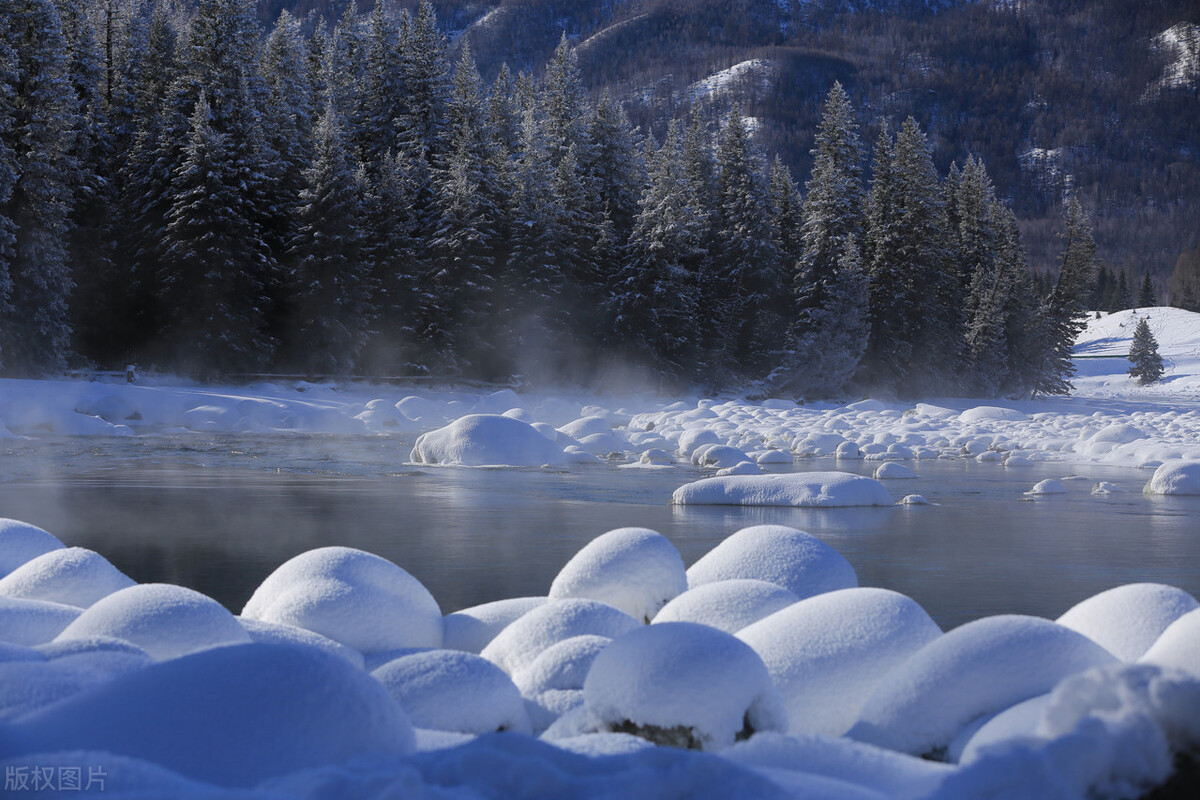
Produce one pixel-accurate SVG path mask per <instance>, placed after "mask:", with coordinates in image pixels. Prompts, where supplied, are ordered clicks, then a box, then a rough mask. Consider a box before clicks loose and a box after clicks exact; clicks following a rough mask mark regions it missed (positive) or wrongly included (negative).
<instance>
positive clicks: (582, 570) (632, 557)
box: [550, 528, 687, 622]
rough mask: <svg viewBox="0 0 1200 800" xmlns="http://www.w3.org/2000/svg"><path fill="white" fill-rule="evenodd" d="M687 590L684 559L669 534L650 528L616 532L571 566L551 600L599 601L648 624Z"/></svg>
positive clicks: (595, 541) (596, 541)
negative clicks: (670, 601)
mask: <svg viewBox="0 0 1200 800" xmlns="http://www.w3.org/2000/svg"><path fill="white" fill-rule="evenodd" d="M686 590H687V574H686V572H685V570H684V567H683V559H682V558H681V557H680V555H679V551H678V550H676V549H675V545H673V544H671V542H670V541H669V540H668V539H667V538H666V537H665V536H663V535H662V534H660V533H658V532H657V531H652V530H650V529H648V528H617V529H616V530H611V531H609V532H608V533H605V534H602V535H600V536H597V537H596V538H595V539H593V540H592V541H590V542H588V543H587V544H586V545H584V547H583V548H582V549H581V550H580V551H579V552H578V553H576V554H575V555H574V556H573V557H572V558H571V560H570V561H568V562H567V564H566V566H564V567H563V568H562V569H561V570H560V571H559V573H558V575H557V576H556V577H555V578H554V582H553V583H552V584H551V585H550V599H552V600H558V599H563V598H568V597H575V598H585V599H590V600H599V601H600V602H602V603H608V604H609V605H610V606H613V607H614V608H617V609H620V610H621V611H624V612H625V613H626V614H628V615H629V616H631V617H633V618H634V619H640V620H643V621H645V622H649V621H650V620H651V619H653V617H654V615H655V614H657V613H658V610H659V609H660V608H662V607H663V605H664V604H665V603H666V602H667V601H668V600H670V599H671V598H673V597H675V596H676V595H678V594H679V593H681V592H683V591H686Z"/></svg>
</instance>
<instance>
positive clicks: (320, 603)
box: [242, 547, 442, 654]
mask: <svg viewBox="0 0 1200 800" xmlns="http://www.w3.org/2000/svg"><path fill="white" fill-rule="evenodd" d="M242 616H243V617H245V618H247V619H259V620H263V621H265V622H279V623H282V624H284V625H295V626H296V627H298V628H305V629H307V630H310V631H313V632H314V633H319V634H321V635H322V636H325V637H327V638H329V639H333V640H334V641H335V642H341V643H342V644H344V645H346V646H347V647H353V648H354V649H355V650H358V651H359V652H361V653H364V654H367V653H378V652H383V651H386V650H399V649H402V648H408V647H441V646H442V612H441V610H440V609H439V608H438V604H437V601H436V600H434V599H433V595H431V594H430V593H429V590H428V589H426V588H425V587H424V586H423V585H421V582H420V581H418V580H417V579H416V578H414V577H413V576H412V575H410V574H408V573H407V572H405V571H404V570H403V569H401V568H400V567H398V566H396V565H395V564H393V563H392V562H390V561H388V560H387V559H385V558H380V557H379V556H376V555H372V554H371V553H367V552H364V551H362V550H356V549H354V548H352V547H320V548H317V549H315V550H309V551H308V552H306V553H301V554H300V555H298V556H296V557H295V558H292V559H291V560H289V561H287V562H285V563H284V564H282V565H281V566H280V567H279V568H278V569H276V570H275V571H274V572H272V573H271V574H270V575H268V576H267V579H266V580H264V581H263V582H262V584H261V585H260V586H259V587H258V589H257V590H255V592H254V594H253V595H252V596H251V597H250V600H249V601H247V603H246V607H245V608H244V609H242Z"/></svg>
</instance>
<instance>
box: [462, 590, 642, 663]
mask: <svg viewBox="0 0 1200 800" xmlns="http://www.w3.org/2000/svg"><path fill="white" fill-rule="evenodd" d="M640 624H641V623H639V622H638V621H637V620H635V619H634V618H633V617H631V616H629V615H628V614H626V613H625V612H624V611H619V610H617V609H615V608H613V607H612V606H610V605H608V604H607V603H601V602H599V601H596V600H580V599H575V598H569V599H565V600H555V601H553V602H550V603H546V604H545V605H544V606H539V607H538V608H535V609H533V610H532V611H530V612H529V613H527V614H525V615H524V616H522V617H521V618H520V619H518V620H517V621H516V622H514V623H512V624H511V625H509V626H508V627H507V628H505V629H504V630H502V631H501V632H500V633H499V634H498V635H497V636H496V638H495V639H493V640H492V641H491V643H490V644H489V645H488V646H487V647H485V648H484V649H483V652H482V653H480V655H481V656H483V657H484V658H486V659H487V660H488V661H491V662H493V663H495V664H496V665H497V666H499V667H500V669H502V670H504V671H505V672H507V673H508V674H509V675H515V674H516V673H517V672H518V671H520V670H523V669H525V668H526V667H528V666H529V665H530V664H532V663H533V662H534V661H535V660H536V659H537V657H538V656H539V655H541V654H542V652H543V651H544V650H545V649H546V648H548V647H550V646H551V645H553V644H557V643H558V642H561V641H563V640H564V639H570V638H572V637H574V636H583V635H584V634H592V635H594V636H607V637H608V638H610V639H612V638H616V637H617V636H620V635H621V634H623V633H626V632H627V631H630V630H633V629H634V628H636V627H638V626H639V625H640Z"/></svg>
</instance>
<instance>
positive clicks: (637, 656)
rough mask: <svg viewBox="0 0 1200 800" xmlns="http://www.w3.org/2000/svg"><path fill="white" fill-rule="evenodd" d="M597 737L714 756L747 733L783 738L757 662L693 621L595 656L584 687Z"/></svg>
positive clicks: (781, 719) (643, 632) (774, 693)
mask: <svg viewBox="0 0 1200 800" xmlns="http://www.w3.org/2000/svg"><path fill="white" fill-rule="evenodd" d="M583 694H584V700H585V708H586V709H587V715H588V719H589V721H590V724H591V725H592V726H594V727H595V728H596V729H598V730H609V731H611V730H616V731H618V732H624V733H633V734H635V735H642V736H643V737H645V738H653V737H654V736H655V735H658V736H660V737H663V738H668V739H669V738H672V737H678V738H680V739H683V740H685V741H690V742H691V743H692V746H693V747H695V748H696V749H703V750H720V749H722V748H724V747H728V746H729V745H732V744H733V743H734V740H735V738H737V737H739V735H740V734H742V733H743V730H744V729H749V730H750V731H783V730H786V728H787V712H786V711H784V707H783V699H782V698H781V697H780V696H779V690H778V689H776V688H775V685H774V684H773V683H772V682H771V676H770V675H769V674H768V673H767V669H766V667H765V666H764V665H763V663H762V660H761V659H760V658H759V657H758V656H757V655H756V654H755V653H754V651H753V650H751V649H750V648H749V647H748V646H747V645H746V644H744V643H743V642H741V641H739V640H738V639H736V638H734V637H733V636H731V635H730V634H728V633H725V632H723V631H718V630H716V629H715V628H710V627H708V626H706V625H697V624H695V623H691V622H666V623H663V624H661V625H649V626H646V627H643V628H639V629H637V630H634V631H631V632H630V633H627V634H625V635H624V636H621V637H618V638H617V639H616V640H615V641H613V643H612V644H610V645H609V646H608V647H606V648H605V649H604V650H602V651H601V652H600V654H599V655H598V656H596V660H595V661H594V662H593V663H592V669H591V671H590V672H588V676H587V680H586V681H585V682H584V686H583Z"/></svg>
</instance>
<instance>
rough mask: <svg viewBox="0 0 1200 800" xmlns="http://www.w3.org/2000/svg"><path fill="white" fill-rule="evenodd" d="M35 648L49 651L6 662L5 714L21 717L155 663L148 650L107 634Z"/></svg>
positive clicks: (2, 668) (0, 676)
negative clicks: (36, 658)
mask: <svg viewBox="0 0 1200 800" xmlns="http://www.w3.org/2000/svg"><path fill="white" fill-rule="evenodd" d="M34 652H35V653H37V652H40V653H41V654H42V655H43V656H44V657H43V658H42V659H40V660H27V661H12V662H5V663H0V719H16V718H17V717H20V716H23V715H25V714H29V713H32V712H33V711H36V710H37V709H39V708H44V707H46V706H48V705H50V704H51V703H55V702H58V701H59V700H62V699H63V698H66V697H70V696H71V695H74V694H78V693H79V692H82V691H84V690H86V689H90V688H92V687H94V686H100V685H102V684H104V683H107V682H108V681H110V680H113V679H115V678H118V677H120V676H122V675H127V674H129V673H131V672H136V671H137V670H140V669H143V668H144V667H147V666H149V665H150V664H152V663H153V660H152V659H151V658H150V656H149V655H147V654H146V652H145V651H144V650H142V649H140V648H138V647H134V646H133V645H130V644H128V643H127V642H121V641H119V640H117V639H108V638H104V637H97V638H94V639H87V640H82V641H78V642H70V643H68V645H67V646H65V647H63V646H59V645H49V646H43V647H42V648H40V649H39V650H35V651H34Z"/></svg>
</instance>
